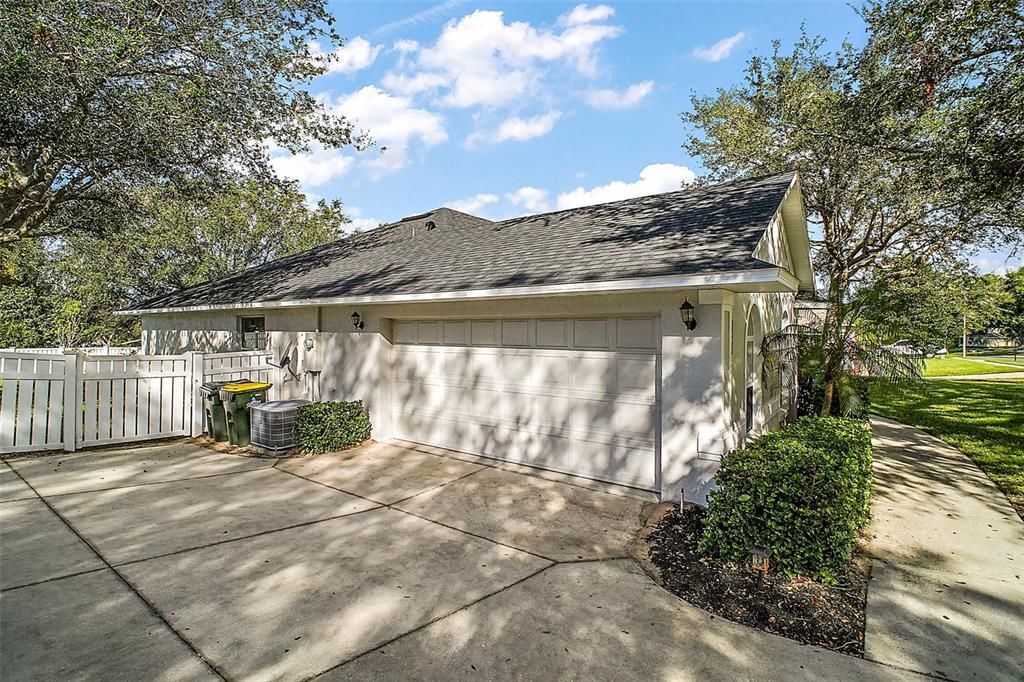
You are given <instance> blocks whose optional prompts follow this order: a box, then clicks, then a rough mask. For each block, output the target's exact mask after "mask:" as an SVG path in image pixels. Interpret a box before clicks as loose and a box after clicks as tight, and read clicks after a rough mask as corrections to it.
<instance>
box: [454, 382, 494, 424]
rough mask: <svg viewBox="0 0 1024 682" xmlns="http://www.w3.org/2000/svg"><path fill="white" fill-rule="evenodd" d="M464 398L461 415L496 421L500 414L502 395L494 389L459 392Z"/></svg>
mask: <svg viewBox="0 0 1024 682" xmlns="http://www.w3.org/2000/svg"><path fill="white" fill-rule="evenodd" d="M459 393H460V394H462V395H463V396H464V398H463V399H464V400H465V402H466V409H465V410H463V414H469V415H472V416H474V417H477V418H480V419H488V418H489V419H497V418H498V416H499V414H500V413H501V398H502V393H501V391H500V390H499V389H496V388H472V389H462V390H460V391H459Z"/></svg>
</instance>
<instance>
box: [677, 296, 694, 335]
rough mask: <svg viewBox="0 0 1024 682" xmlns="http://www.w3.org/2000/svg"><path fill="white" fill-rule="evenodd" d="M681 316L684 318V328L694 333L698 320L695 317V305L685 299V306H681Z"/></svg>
mask: <svg viewBox="0 0 1024 682" xmlns="http://www.w3.org/2000/svg"><path fill="white" fill-rule="evenodd" d="M679 316H680V317H681V318H683V326H684V327H686V329H687V330H688V331H691V332H692V331H693V330H694V329H696V328H697V319H696V318H695V317H694V316H693V304H692V303H690V302H689V301H688V300H686V299H685V298H684V299H683V304H682V305H681V306H679Z"/></svg>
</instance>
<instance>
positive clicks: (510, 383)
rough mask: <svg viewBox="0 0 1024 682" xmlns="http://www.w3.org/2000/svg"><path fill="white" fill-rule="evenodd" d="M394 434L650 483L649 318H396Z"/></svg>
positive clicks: (652, 344) (652, 393) (652, 355)
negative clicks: (408, 319)
mask: <svg viewBox="0 0 1024 682" xmlns="http://www.w3.org/2000/svg"><path fill="white" fill-rule="evenodd" d="M394 332H395V333H394V340H395V347H394V355H393V383H392V400H391V403H392V412H393V414H392V416H393V425H394V430H395V435H396V437H398V438H401V439H404V440H410V441H414V442H417V443H426V444H428V445H436V446H438V447H443V448H449V449H452V450H460V451H463V452H469V453H474V454H479V455H484V456H487V457H493V458H497V459H504V460H509V461H514V462H520V463H523V464H529V465H532V466H537V467H542V468H545V469H552V470H555V471H561V472H565V473H570V474H575V475H579V476H585V477H588V478H595V479H599V480H604V481H610V482H613V483H621V484H625V485H629V486H634V487H640V488H645V489H648V490H654V489H656V485H657V477H656V476H657V474H656V471H657V454H656V443H657V428H658V420H659V418H660V417H659V415H660V410H659V409H658V394H657V385H658V381H657V376H658V352H657V348H658V345H659V329H658V324H657V319H656V318H602V319H557V320H552V319H544V320H440V321H438V320H415V321H396V322H395V330H394Z"/></svg>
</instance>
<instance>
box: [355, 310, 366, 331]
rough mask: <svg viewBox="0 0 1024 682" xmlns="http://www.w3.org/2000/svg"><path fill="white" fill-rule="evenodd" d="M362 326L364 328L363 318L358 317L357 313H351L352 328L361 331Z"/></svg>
mask: <svg viewBox="0 0 1024 682" xmlns="http://www.w3.org/2000/svg"><path fill="white" fill-rule="evenodd" d="M363 326H364V323H363V318H362V317H360V316H359V313H358V312H353V313H352V328H353V329H362V328H363Z"/></svg>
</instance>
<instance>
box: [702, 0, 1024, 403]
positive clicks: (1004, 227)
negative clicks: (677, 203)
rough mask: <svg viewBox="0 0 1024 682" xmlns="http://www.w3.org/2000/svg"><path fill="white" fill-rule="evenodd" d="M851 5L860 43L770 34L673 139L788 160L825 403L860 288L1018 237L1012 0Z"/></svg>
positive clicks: (767, 169) (731, 169)
mask: <svg viewBox="0 0 1024 682" xmlns="http://www.w3.org/2000/svg"><path fill="white" fill-rule="evenodd" d="M964 5H970V8H965V7H964ZM863 12H864V17H865V20H866V21H867V24H868V29H869V32H870V35H869V39H868V42H867V45H866V46H865V47H864V48H863V49H856V48H855V47H854V46H852V45H851V44H843V45H842V46H839V47H838V48H836V49H833V50H829V49H826V45H825V43H824V41H823V40H821V39H819V38H815V37H812V36H808V35H806V34H805V35H803V37H802V38H801V39H800V40H799V41H798V42H797V43H796V44H795V45H794V46H793V47H792V49H791V50H788V51H787V50H784V49H783V47H782V45H781V44H780V43H778V42H776V43H775V46H774V50H773V52H772V54H771V55H769V56H754V57H752V58H751V59H750V60H749V62H748V64H747V69H746V76H745V79H744V81H743V82H742V83H740V84H738V85H734V86H732V87H728V88H723V89H720V90H718V91H717V92H716V93H715V94H713V95H710V96H696V95H695V96H694V97H693V98H692V109H691V110H690V111H688V112H686V113H684V114H683V119H684V122H685V123H687V124H688V127H689V135H688V137H687V140H686V143H685V148H686V149H687V150H688V151H689V152H690V153H691V154H693V155H695V156H698V157H700V158H701V160H702V161H703V163H704V165H705V166H706V167H707V168H708V169H709V171H710V175H711V177H713V178H716V179H727V178H733V177H737V176H756V175H762V174H769V173H776V172H780V171H785V170H793V169H795V170H798V171H800V174H801V181H802V188H803V191H804V199H805V204H806V206H807V209H808V211H809V213H810V219H811V222H812V225H813V228H814V229H813V231H814V232H815V233H816V235H815V236H816V237H817V238H816V239H815V241H814V245H815V254H816V255H815V261H816V266H817V270H818V273H819V275H820V276H821V278H822V280H823V284H824V292H823V293H824V295H825V296H826V298H827V300H828V302H829V304H830V305H829V314H828V316H827V318H826V320H825V324H824V326H823V329H822V330H821V334H822V335H823V343H824V348H825V349H826V352H825V353H824V355H825V361H824V363H823V366H824V370H823V371H824V375H825V377H824V386H825V388H824V396H825V400H824V404H823V406H822V412H823V413H824V414H828V413H829V411H830V402H831V396H832V392H833V390H834V388H835V385H836V380H837V378H838V376H839V375H840V374H841V372H842V371H843V367H844V366H845V364H846V360H848V358H847V357H846V355H847V353H848V349H849V348H850V341H851V339H852V337H853V335H854V334H855V332H856V323H857V320H858V318H859V316H860V313H861V311H860V305H859V303H858V301H857V299H856V298H855V296H854V294H855V292H856V291H857V290H858V289H859V288H861V287H865V286H868V285H869V284H871V282H873V281H875V280H877V279H878V278H879V277H883V278H884V279H885V280H886V281H889V282H893V281H896V280H898V279H899V278H902V277H908V276H913V275H914V274H915V273H916V272H918V270H919V268H920V267H921V266H922V265H923V264H927V263H929V262H932V261H934V260H936V259H940V258H948V257H950V256H951V255H957V254H962V253H963V252H965V251H969V250H970V249H971V248H972V247H974V246H976V245H978V244H987V245H992V244H995V245H1000V246H1002V245H1005V244H1006V243H1009V242H1016V243H1021V242H1022V241H1024V221H1022V213H1021V211H1020V210H1019V209H1020V202H1021V197H1022V196H1024V164H1021V163H1020V161H1021V160H1022V159H1024V144H1022V143H1024V135H1022V134H1021V130H1022V129H1024V118H1022V117H1024V106H1021V104H1022V103H1021V101H1020V97H1021V94H1022V93H1024V88H1021V87H1020V86H1021V78H1022V77H1024V76H1022V74H1024V70H1021V68H1020V63H1021V59H1022V55H1024V23H1022V22H1021V20H1020V16H1019V8H1018V7H1017V6H1016V3H1012V2H1006V1H1002V0H1000V1H988V2H975V3H962V2H957V1H956V0H918V1H912V0H879V1H877V2H874V1H872V2H870V3H869V4H868V5H867V6H865V8H864V10H863ZM937 52H941V53H942V55H941V57H940V56H938V55H936V54H935V53H937ZM986 84H991V85H992V87H991V88H989V87H986ZM982 124H984V126H985V131H984V132H977V131H973V130H972V129H971V127H972V126H974V127H977V126H979V125H982Z"/></svg>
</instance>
